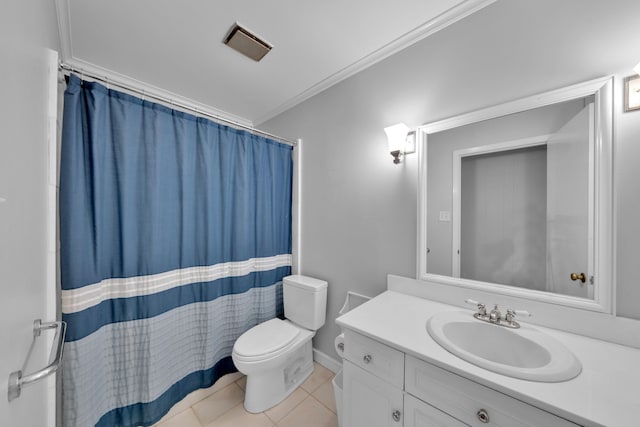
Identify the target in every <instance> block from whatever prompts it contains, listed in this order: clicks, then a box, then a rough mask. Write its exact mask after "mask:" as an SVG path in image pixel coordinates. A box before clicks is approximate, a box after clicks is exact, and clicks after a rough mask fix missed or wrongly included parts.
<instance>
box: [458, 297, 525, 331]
mask: <svg viewBox="0 0 640 427" xmlns="http://www.w3.org/2000/svg"><path fill="white" fill-rule="evenodd" d="M465 302H466V303H467V304H473V305H475V306H476V307H477V308H478V311H477V312H476V313H473V317H475V318H476V319H478V320H482V321H483V322H487V323H493V324H494V325H498V326H504V327H506V328H513V329H517V328H519V327H520V324H519V323H518V322H516V321H515V317H516V314H517V315H519V316H531V314H530V313H529V312H528V311H525V310H512V309H510V308H508V309H507V312H506V314H505V316H504V318H503V317H502V313H500V309H498V304H494V306H493V309H492V310H491V311H490V312H489V313H488V314H487V308H486V306H485V305H484V304H483V303H481V302H478V301H474V300H472V299H467V300H465Z"/></svg>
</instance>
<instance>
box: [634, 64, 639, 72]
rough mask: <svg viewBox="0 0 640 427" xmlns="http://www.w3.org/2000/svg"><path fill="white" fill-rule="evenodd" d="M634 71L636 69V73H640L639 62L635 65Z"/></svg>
mask: <svg viewBox="0 0 640 427" xmlns="http://www.w3.org/2000/svg"><path fill="white" fill-rule="evenodd" d="M633 71H635V72H636V74H640V64H638V65H636V66H635V67H633Z"/></svg>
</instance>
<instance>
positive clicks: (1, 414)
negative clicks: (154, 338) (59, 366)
mask: <svg viewBox="0 0 640 427" xmlns="http://www.w3.org/2000/svg"><path fill="white" fill-rule="evenodd" d="M58 44H59V43H58V30H57V22H56V14H55V10H54V3H53V2H52V1H50V0H47V1H45V0H34V1H32V0H29V1H24V0H8V1H3V2H2V4H1V5H0V58H2V68H1V69H0V90H1V95H2V96H0V99H1V101H2V102H0V138H1V139H0V197H3V198H5V199H6V202H4V203H0V275H1V276H0V339H1V340H2V341H1V343H0V384H1V385H0V391H1V393H0V395H1V396H2V397H1V398H0V425H3V426H46V425H47V421H48V412H47V407H46V406H47V404H48V402H47V399H46V396H45V389H46V387H45V386H44V384H43V383H40V384H38V385H34V386H32V387H29V388H27V389H25V390H23V393H22V396H21V397H20V398H19V399H18V400H15V401H13V402H11V403H8V402H7V398H6V396H7V394H6V393H7V380H8V375H9V373H10V372H11V371H14V370H17V369H20V368H21V367H22V364H23V362H24V360H25V357H26V356H27V352H28V350H29V345H30V343H31V339H32V333H33V332H32V325H33V320H34V319H37V318H42V317H44V316H45V312H46V309H45V296H46V294H47V290H46V288H45V285H46V284H47V280H46V279H47V277H46V271H47V268H46V267H47V265H46V260H47V246H46V243H47V240H46V239H47V234H46V231H47V230H46V220H47V158H48V157H47V155H48V146H47V116H48V114H47V94H48V81H47V79H46V76H47V72H48V63H47V57H48V56H47V51H46V50H45V48H52V49H58ZM43 320H52V319H43ZM45 351H46V350H41V349H40V348H36V350H35V351H34V353H33V355H32V358H34V356H36V355H38V353H39V352H42V353H43V354H44V352H45ZM47 356H48V352H47ZM35 358H36V363H39V361H37V357H35ZM37 368H38V366H37V364H30V365H29V367H28V370H33V369H37Z"/></svg>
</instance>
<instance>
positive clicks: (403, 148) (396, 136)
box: [384, 123, 416, 165]
mask: <svg viewBox="0 0 640 427" xmlns="http://www.w3.org/2000/svg"><path fill="white" fill-rule="evenodd" d="M384 132H385V133H386V134H387V140H388V141H389V153H391V155H392V156H393V163H395V164H396V165H397V164H398V163H400V156H402V155H405V154H410V153H415V152H416V132H415V131H409V127H408V126H407V125H405V124H404V123H398V124H397V125H393V126H389V127H386V128H384Z"/></svg>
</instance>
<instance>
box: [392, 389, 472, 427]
mask: <svg viewBox="0 0 640 427" xmlns="http://www.w3.org/2000/svg"><path fill="white" fill-rule="evenodd" d="M404 427H468V425H467V424H465V423H463V422H462V421H458V420H457V419H455V418H453V417H452V416H450V415H448V414H445V413H444V412H442V411H441V410H439V409H436V408H434V407H433V406H431V405H429V404H428V403H424V402H423V401H421V400H418V399H416V398H415V397H413V396H411V395H410V394H406V393H405V395H404Z"/></svg>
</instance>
